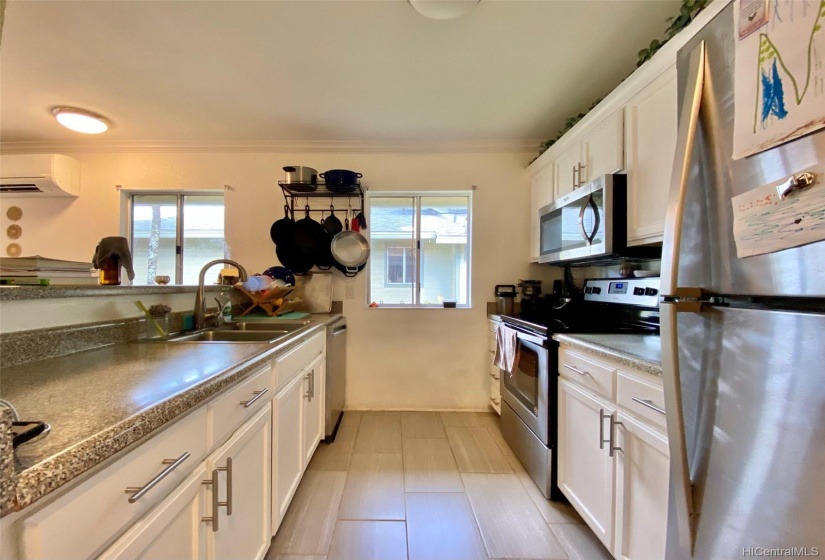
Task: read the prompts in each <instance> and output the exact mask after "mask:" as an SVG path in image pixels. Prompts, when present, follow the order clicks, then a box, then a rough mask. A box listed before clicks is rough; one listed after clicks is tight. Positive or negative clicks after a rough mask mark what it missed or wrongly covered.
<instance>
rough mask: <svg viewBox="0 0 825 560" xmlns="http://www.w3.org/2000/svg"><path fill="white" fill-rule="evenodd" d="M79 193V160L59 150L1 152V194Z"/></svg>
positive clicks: (49, 195)
mask: <svg viewBox="0 0 825 560" xmlns="http://www.w3.org/2000/svg"><path fill="white" fill-rule="evenodd" d="M79 194H80V162H79V161H77V160H76V159H74V158H70V157H69V156H64V155H60V154H6V155H2V156H0V196H2V197H3V198H11V197H18V196H26V197H30V196H36V197H58V196H60V197H68V196H78V195H79Z"/></svg>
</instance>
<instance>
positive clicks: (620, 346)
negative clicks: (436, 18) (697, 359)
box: [553, 334, 662, 377]
mask: <svg viewBox="0 0 825 560" xmlns="http://www.w3.org/2000/svg"><path fill="white" fill-rule="evenodd" d="M553 339H554V340H557V341H558V342H561V343H564V344H567V345H569V346H572V347H574V348H580V349H582V350H585V351H588V352H592V353H594V354H597V355H600V356H603V357H605V358H609V359H612V360H616V361H618V362H620V363H622V364H625V365H627V366H628V367H632V368H636V369H638V370H641V371H643V372H646V373H649V374H651V375H656V376H659V377H661V375H662V347H661V342H660V339H659V335H655V334H555V335H553Z"/></svg>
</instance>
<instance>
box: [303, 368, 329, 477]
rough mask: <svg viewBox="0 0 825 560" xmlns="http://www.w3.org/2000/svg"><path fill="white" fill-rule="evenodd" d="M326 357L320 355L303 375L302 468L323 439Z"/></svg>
mask: <svg viewBox="0 0 825 560" xmlns="http://www.w3.org/2000/svg"><path fill="white" fill-rule="evenodd" d="M325 360H326V356H324V355H323V354H321V355H320V356H318V358H316V359H315V360H314V361H313V362H312V363H311V364H309V365H308V366H307V369H306V370H305V373H304V398H305V399H307V401H306V402H305V403H304V445H303V453H304V466H306V465H308V464H309V461H310V459H312V454H313V453H315V449H316V448H317V447H318V443H319V442H320V441H321V438H322V437H324V393H325V391H324V379H325V378H326V374H325V369H326V368H325Z"/></svg>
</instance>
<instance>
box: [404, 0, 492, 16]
mask: <svg viewBox="0 0 825 560" xmlns="http://www.w3.org/2000/svg"><path fill="white" fill-rule="evenodd" d="M407 2H409V3H410V6H412V7H413V8H415V11H416V12H418V13H419V14H421V15H422V16H425V17H428V18H430V19H454V18H457V17H461V16H463V15H464V14H466V13H467V12H469V11H470V10H472V9H473V8H474V7H475V6H476V4H478V3H479V2H481V0H407Z"/></svg>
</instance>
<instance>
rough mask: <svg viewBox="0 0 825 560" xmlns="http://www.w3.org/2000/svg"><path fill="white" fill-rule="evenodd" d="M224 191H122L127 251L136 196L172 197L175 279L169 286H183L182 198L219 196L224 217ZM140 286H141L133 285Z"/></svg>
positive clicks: (131, 233)
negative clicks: (174, 224) (174, 218)
mask: <svg viewBox="0 0 825 560" xmlns="http://www.w3.org/2000/svg"><path fill="white" fill-rule="evenodd" d="M225 191H226V189H168V190H167V189H128V190H126V189H122V190H121V200H120V215H121V216H122V217H123V219H122V220H121V228H120V230H121V231H120V234H121V235H122V236H123V237H125V238H126V239H127V240H128V241H129V250H130V251H132V252H134V246H135V238H134V233H135V232H134V204H135V197H136V196H169V197H172V196H174V197H175V198H176V200H175V207H176V209H177V210H176V212H177V219H176V226H175V277H174V278H172V281H171V282H170V283H169V285H172V286H183V285H184V284H183V283H182V282H183V259H184V248H183V232H184V219H185V218H184V215H183V206H184V198H185V197H187V196H220V197H221V198H223V208H224V216H226V192H225ZM224 257H226V229H224ZM135 285H138V286H142V285H143V284H135Z"/></svg>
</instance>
